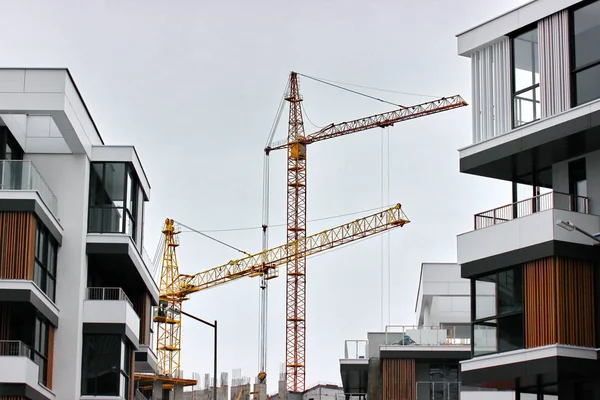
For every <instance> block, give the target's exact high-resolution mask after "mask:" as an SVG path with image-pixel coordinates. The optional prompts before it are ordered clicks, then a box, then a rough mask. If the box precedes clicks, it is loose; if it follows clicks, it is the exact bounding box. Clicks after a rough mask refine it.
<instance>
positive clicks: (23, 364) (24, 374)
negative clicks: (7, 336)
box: [0, 340, 55, 400]
mask: <svg viewBox="0 0 600 400" xmlns="http://www.w3.org/2000/svg"><path fill="white" fill-rule="evenodd" d="M32 358H33V357H32V351H31V349H30V348H29V347H28V346H27V345H25V344H24V343H23V342H21V341H18V340H0V384H8V385H10V386H13V389H14V390H16V391H18V392H22V393H23V394H25V393H31V392H32V391H35V392H36V395H37V397H35V398H43V399H48V400H51V399H54V397H55V396H54V394H53V393H52V392H51V391H50V390H49V389H48V388H46V387H45V386H43V385H41V384H40V383H39V381H40V379H39V377H40V369H39V367H38V365H37V364H36V363H35V362H33V360H32Z"/></svg>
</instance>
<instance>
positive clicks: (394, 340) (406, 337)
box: [384, 325, 471, 346]
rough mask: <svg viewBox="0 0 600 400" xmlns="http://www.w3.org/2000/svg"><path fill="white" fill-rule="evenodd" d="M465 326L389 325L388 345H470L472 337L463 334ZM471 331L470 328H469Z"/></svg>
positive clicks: (387, 328) (386, 328)
mask: <svg viewBox="0 0 600 400" xmlns="http://www.w3.org/2000/svg"><path fill="white" fill-rule="evenodd" d="M460 328H463V329H462V330H464V328H465V327H464V326H458V325H457V326H444V327H440V326H414V325H387V326H386V327H385V343H384V344H385V345H386V346H470V345H471V338H470V337H465V336H464V335H462V336H461V334H460V333H461V329H460ZM467 331H468V332H470V330H469V329H467Z"/></svg>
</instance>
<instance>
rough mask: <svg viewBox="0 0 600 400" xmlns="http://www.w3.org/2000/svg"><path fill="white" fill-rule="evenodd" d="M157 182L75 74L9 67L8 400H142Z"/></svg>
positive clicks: (0, 317) (149, 355)
mask: <svg viewBox="0 0 600 400" xmlns="http://www.w3.org/2000/svg"><path fill="white" fill-rule="evenodd" d="M149 194H150V184H149V183H148V178H147V177H146V174H145V173H144V170H143V168H142V164H141V161H140V159H139V158H138V155H137V153H136V151H135V149H134V148H133V147H132V146H109V145H106V144H105V143H104V141H103V140H102V137H101V136H100V133H99V132H98V129H97V127H96V125H95V124H94V121H93V119H92V117H91V115H90V113H89V110H88V109H87V107H86V105H85V103H84V101H83V98H82V97H81V94H80V93H79V91H78V89H77V86H76V85H75V82H74V81H73V78H72V76H71V74H70V73H69V71H68V70H67V69H0V399H1V400H25V399H30V400H52V399H57V400H63V399H64V400H67V399H86V398H98V399H99V398H111V399H133V396H134V391H135V388H134V386H135V385H134V372H144V371H145V372H149V371H154V370H155V369H156V356H155V355H154V353H153V352H152V350H151V348H152V347H153V346H152V335H153V333H152V328H151V317H152V315H151V314H152V313H151V307H152V306H153V305H156V304H157V303H158V287H157V285H156V283H155V282H154V280H153V279H152V276H151V274H150V272H149V270H148V268H149V267H150V265H149V264H148V262H147V260H148V258H147V257H145V256H144V254H145V253H144V251H143V243H144V236H143V230H144V205H145V203H146V202H147V201H148V200H149Z"/></svg>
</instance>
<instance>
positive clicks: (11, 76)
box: [0, 69, 25, 93]
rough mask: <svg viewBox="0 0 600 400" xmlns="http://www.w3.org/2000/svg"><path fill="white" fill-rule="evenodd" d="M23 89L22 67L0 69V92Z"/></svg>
mask: <svg viewBox="0 0 600 400" xmlns="http://www.w3.org/2000/svg"><path fill="white" fill-rule="evenodd" d="M24 91H25V70H24V69H3V70H1V71H0V92H2V93H16V92H24Z"/></svg>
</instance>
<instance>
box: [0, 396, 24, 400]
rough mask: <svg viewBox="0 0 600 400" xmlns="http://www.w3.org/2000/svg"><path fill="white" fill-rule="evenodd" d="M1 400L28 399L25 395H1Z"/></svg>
mask: <svg viewBox="0 0 600 400" xmlns="http://www.w3.org/2000/svg"><path fill="white" fill-rule="evenodd" d="M0 400H27V397H24V396H0Z"/></svg>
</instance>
